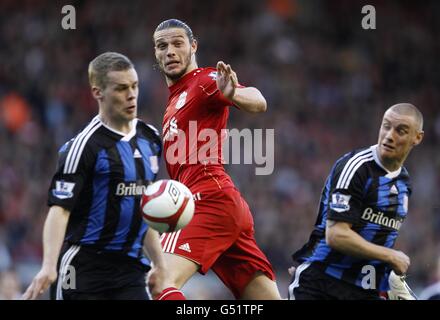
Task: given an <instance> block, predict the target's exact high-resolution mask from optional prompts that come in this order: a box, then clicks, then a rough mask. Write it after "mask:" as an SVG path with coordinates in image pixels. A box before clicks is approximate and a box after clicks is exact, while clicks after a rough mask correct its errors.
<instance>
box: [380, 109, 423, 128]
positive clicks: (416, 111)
mask: <svg viewBox="0 0 440 320" xmlns="http://www.w3.org/2000/svg"><path fill="white" fill-rule="evenodd" d="M388 110H392V111H394V112H397V113H398V114H404V115H408V116H412V117H413V118H414V120H415V121H416V124H417V130H419V131H423V115H422V113H421V112H420V110H419V109H418V108H417V107H416V106H415V105H413V104H411V103H407V102H404V103H398V104H395V105H392V106H391V107H389V108H388Z"/></svg>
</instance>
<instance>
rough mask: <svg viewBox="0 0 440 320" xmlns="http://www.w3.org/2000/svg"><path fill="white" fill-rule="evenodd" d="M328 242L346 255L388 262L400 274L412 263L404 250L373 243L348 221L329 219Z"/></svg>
mask: <svg viewBox="0 0 440 320" xmlns="http://www.w3.org/2000/svg"><path fill="white" fill-rule="evenodd" d="M325 233H326V234H325V238H326V242H327V244H328V245H329V246H330V247H331V248H333V249H335V250H338V251H340V252H342V253H344V254H346V255H349V256H353V257H358V258H362V259H368V260H380V261H383V262H386V263H388V264H389V265H390V266H391V268H392V269H393V270H394V272H396V274H398V275H403V274H405V273H406V271H407V270H408V267H409V265H410V259H409V257H408V256H407V255H406V254H404V253H403V252H402V251H398V250H394V249H390V248H387V247H383V246H379V245H376V244H374V243H371V242H369V241H367V240H365V239H364V238H362V237H361V236H360V235H359V234H358V233H356V232H354V231H353V230H352V229H351V225H350V224H349V223H346V222H339V221H332V220H327V227H326V231H325Z"/></svg>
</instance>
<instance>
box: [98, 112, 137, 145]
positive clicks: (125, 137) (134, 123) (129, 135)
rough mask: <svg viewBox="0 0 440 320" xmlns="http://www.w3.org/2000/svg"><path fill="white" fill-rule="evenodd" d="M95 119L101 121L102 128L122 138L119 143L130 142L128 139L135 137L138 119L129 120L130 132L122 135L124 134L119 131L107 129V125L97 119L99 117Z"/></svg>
mask: <svg viewBox="0 0 440 320" xmlns="http://www.w3.org/2000/svg"><path fill="white" fill-rule="evenodd" d="M96 117H97V118H98V119H99V121H101V123H102V125H103V126H104V127H106V128H107V129H108V130H110V131H112V132H114V133H116V134H119V135H120V136H122V138H121V141H130V139H131V138H133V137H134V136H135V135H136V126H137V122H138V119H137V118H135V119H133V120H131V130H130V132H129V133H127V134H126V133H124V132H121V131H118V130H115V129H113V128H111V127H109V126H108V125H106V124H105V123H104V122H103V121H102V120H101V118H100V117H99V115H97V116H96Z"/></svg>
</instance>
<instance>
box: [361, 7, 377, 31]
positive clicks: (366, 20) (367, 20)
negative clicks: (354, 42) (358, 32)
mask: <svg viewBox="0 0 440 320" xmlns="http://www.w3.org/2000/svg"><path fill="white" fill-rule="evenodd" d="M361 12H362V13H363V14H365V16H364V17H363V18H362V21H361V25H362V28H363V29H365V30H370V29H376V8H375V7H374V6H372V5H365V6H363V7H362V11H361Z"/></svg>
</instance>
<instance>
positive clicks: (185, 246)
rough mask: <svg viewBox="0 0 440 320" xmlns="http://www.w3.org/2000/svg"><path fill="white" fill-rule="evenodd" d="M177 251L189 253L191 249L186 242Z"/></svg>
mask: <svg viewBox="0 0 440 320" xmlns="http://www.w3.org/2000/svg"><path fill="white" fill-rule="evenodd" d="M179 249H180V250H183V251H186V252H191V248H190V247H189V243H188V242H186V243H184V244H182V245H180V246H179Z"/></svg>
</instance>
